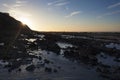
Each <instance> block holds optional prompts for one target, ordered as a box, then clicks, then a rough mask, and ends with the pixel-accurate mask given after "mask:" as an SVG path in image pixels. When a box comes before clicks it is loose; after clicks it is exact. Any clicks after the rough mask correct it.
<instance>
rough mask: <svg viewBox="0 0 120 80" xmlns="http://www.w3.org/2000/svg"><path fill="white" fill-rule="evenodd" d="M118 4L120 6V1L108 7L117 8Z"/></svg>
mask: <svg viewBox="0 0 120 80" xmlns="http://www.w3.org/2000/svg"><path fill="white" fill-rule="evenodd" d="M118 6H120V2H118V3H116V4H112V5H110V6H108V7H107V8H108V9H111V8H115V7H118Z"/></svg>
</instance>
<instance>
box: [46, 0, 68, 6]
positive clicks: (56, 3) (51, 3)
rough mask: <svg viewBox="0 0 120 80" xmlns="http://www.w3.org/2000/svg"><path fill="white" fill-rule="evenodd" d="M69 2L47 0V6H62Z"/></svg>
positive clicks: (64, 0)
mask: <svg viewBox="0 0 120 80" xmlns="http://www.w3.org/2000/svg"><path fill="white" fill-rule="evenodd" d="M68 3H69V2H68V1H66V0H56V1H53V2H49V3H48V6H64V5H66V4H68Z"/></svg>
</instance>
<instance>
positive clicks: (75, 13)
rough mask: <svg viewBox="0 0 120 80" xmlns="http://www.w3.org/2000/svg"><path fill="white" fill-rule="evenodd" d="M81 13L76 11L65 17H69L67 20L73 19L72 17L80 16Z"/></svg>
mask: <svg viewBox="0 0 120 80" xmlns="http://www.w3.org/2000/svg"><path fill="white" fill-rule="evenodd" d="M80 13H82V12H81V11H74V12H71V13H70V14H69V15H67V16H65V17H67V18H68V17H72V16H75V15H78V14H80Z"/></svg>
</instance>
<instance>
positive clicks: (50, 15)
mask: <svg viewBox="0 0 120 80" xmlns="http://www.w3.org/2000/svg"><path fill="white" fill-rule="evenodd" d="M0 11H1V12H8V13H10V15H11V16H13V17H15V18H16V19H18V20H20V21H22V22H23V23H25V24H27V25H29V26H30V28H31V29H33V30H38V31H120V0H0Z"/></svg>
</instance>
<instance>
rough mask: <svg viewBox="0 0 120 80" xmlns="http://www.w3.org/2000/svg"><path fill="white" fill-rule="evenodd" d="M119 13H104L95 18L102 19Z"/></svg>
mask: <svg viewBox="0 0 120 80" xmlns="http://www.w3.org/2000/svg"><path fill="white" fill-rule="evenodd" d="M119 13H120V10H117V11H113V12H109V13H105V14H103V15H101V16H97V18H103V17H105V16H111V15H115V14H119Z"/></svg>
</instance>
